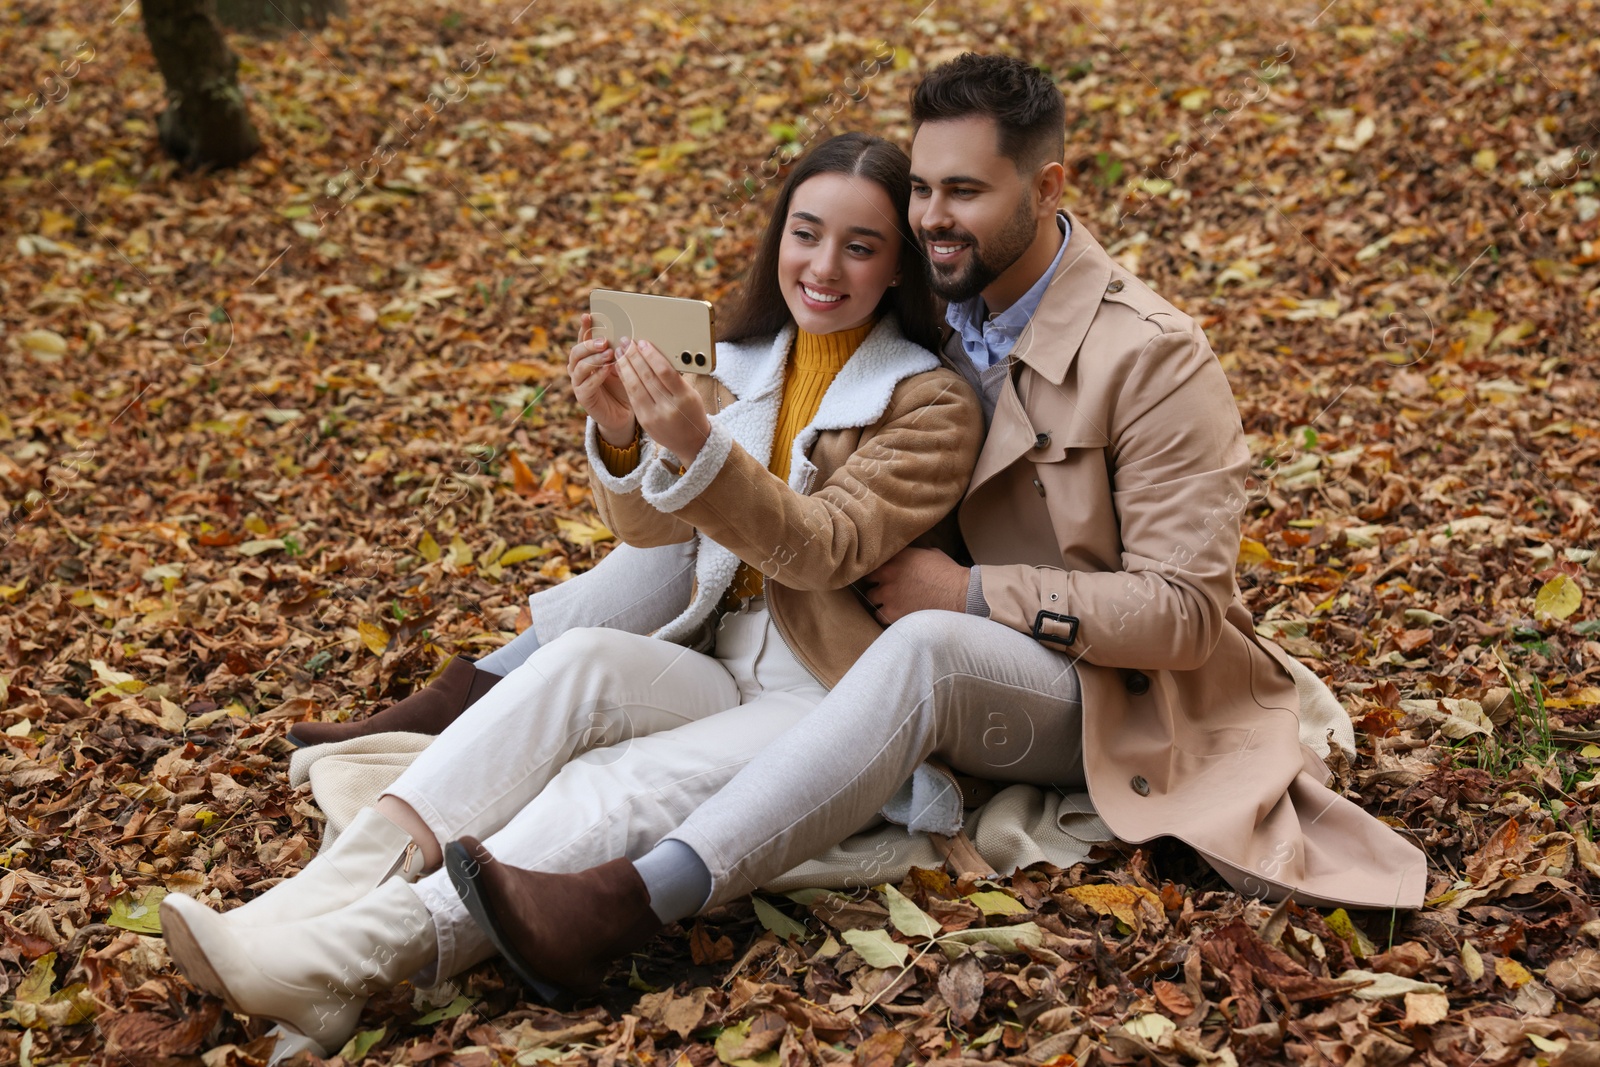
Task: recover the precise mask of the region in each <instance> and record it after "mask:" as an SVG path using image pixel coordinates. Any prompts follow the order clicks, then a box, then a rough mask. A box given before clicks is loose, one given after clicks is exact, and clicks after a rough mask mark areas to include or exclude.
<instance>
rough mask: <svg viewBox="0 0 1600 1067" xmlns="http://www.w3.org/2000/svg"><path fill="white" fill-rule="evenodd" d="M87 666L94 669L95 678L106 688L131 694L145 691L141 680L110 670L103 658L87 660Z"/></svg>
mask: <svg viewBox="0 0 1600 1067" xmlns="http://www.w3.org/2000/svg"><path fill="white" fill-rule="evenodd" d="M89 666H90V667H91V668H92V669H93V670H94V676H95V677H96V678H98V679H99V680H100V681H102V682H104V683H105V684H106V686H107V687H108V688H111V689H114V690H116V691H117V692H119V693H128V694H130V695H132V694H134V693H142V692H144V691H145V688H146V686H145V683H144V682H141V681H140V680H139V679H137V678H135V677H134V676H133V675H131V674H127V673H124V672H123V671H114V670H112V669H111V668H110V667H108V666H106V663H105V661H104V660H98V659H92V660H90V661H89Z"/></svg>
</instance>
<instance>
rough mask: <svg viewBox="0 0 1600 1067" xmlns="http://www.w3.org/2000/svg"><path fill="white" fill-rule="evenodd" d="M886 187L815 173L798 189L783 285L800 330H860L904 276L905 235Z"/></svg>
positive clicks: (782, 257) (782, 262) (784, 246)
mask: <svg viewBox="0 0 1600 1067" xmlns="http://www.w3.org/2000/svg"><path fill="white" fill-rule="evenodd" d="M896 221H897V220H896V219H895V210H894V204H893V203H891V202H890V200H889V194H888V193H887V192H885V191H884V188H883V186H881V185H879V184H878V183H877V182H875V181H872V180H870V179H868V178H858V177H856V176H854V175H849V174H816V175H813V176H812V177H810V178H807V179H806V180H805V181H803V182H801V183H800V184H799V185H798V186H796V187H795V190H794V193H793V195H792V196H791V197H790V200H789V217H788V219H787V220H786V221H785V224H784V231H783V240H782V241H781V242H780V243H779V245H778V284H779V286H780V287H781V288H782V289H783V299H784V302H785V303H787V304H788V305H789V313H790V314H791V315H793V316H794V321H795V322H796V324H798V325H799V327H800V328H801V329H802V330H807V331H809V332H811V333H836V332H838V331H839V330H849V329H853V328H854V327H856V326H860V325H861V324H862V323H864V322H866V321H867V320H868V319H870V318H872V312H873V310H874V309H875V308H876V307H877V306H878V301H879V300H880V299H881V298H882V297H883V292H884V290H885V289H887V288H888V287H889V284H890V283H891V282H893V281H894V280H895V279H896V278H897V277H898V275H899V272H900V231H899V229H898V228H897V227H896V226H895V223H896Z"/></svg>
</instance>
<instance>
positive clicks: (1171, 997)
mask: <svg viewBox="0 0 1600 1067" xmlns="http://www.w3.org/2000/svg"><path fill="white" fill-rule="evenodd" d="M1151 991H1152V992H1154V993H1155V995H1156V1000H1157V1001H1158V1002H1159V1003H1160V1004H1161V1006H1162V1007H1163V1008H1165V1009H1166V1011H1167V1014H1168V1015H1171V1016H1172V1017H1173V1018H1176V1019H1184V1018H1187V1017H1188V1016H1189V1015H1190V1014H1191V1013H1193V1011H1194V1001H1193V1000H1191V999H1189V994H1188V993H1185V992H1184V991H1183V988H1182V987H1181V986H1176V985H1173V984H1172V983H1171V982H1166V981H1161V980H1157V981H1156V982H1155V983H1154V984H1153V985H1152V986H1151Z"/></svg>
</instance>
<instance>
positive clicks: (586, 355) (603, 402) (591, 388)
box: [567, 312, 638, 448]
mask: <svg viewBox="0 0 1600 1067" xmlns="http://www.w3.org/2000/svg"><path fill="white" fill-rule="evenodd" d="M578 321H579V328H578V343H577V344H575V345H573V346H572V351H571V352H570V353H569V354H568V356H567V374H568V375H570V376H571V378H572V392H573V395H575V396H576V397H577V398H578V403H580V404H582V405H583V409H584V410H585V411H587V412H588V413H589V415H590V416H591V417H592V418H593V419H594V421H595V425H596V426H597V427H598V428H599V430H600V436H601V437H603V438H605V440H606V443H607V444H609V445H611V446H613V447H615V448H626V447H627V446H628V445H629V444H631V443H632V442H633V439H634V437H635V435H636V434H637V431H638V423H637V422H636V421H635V419H634V414H633V405H632V403H631V402H630V401H629V399H628V391H627V389H626V388H625V387H624V386H623V383H622V379H621V377H620V376H619V375H618V373H617V355H616V349H614V348H613V347H612V345H611V342H610V341H608V340H607V339H606V338H604V337H595V336H594V317H593V316H591V315H590V314H589V313H588V312H585V313H584V314H583V315H582V317H581V318H580V319H579V320H578Z"/></svg>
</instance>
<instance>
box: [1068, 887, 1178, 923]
mask: <svg viewBox="0 0 1600 1067" xmlns="http://www.w3.org/2000/svg"><path fill="white" fill-rule="evenodd" d="M1067 892H1068V893H1069V894H1071V895H1072V896H1073V897H1075V898H1076V899H1077V900H1078V901H1079V902H1080V903H1082V904H1086V905H1088V906H1089V907H1090V908H1092V909H1094V910H1095V911H1096V912H1098V913H1099V914H1101V915H1111V916H1114V917H1116V918H1117V919H1119V920H1121V921H1122V922H1123V923H1124V924H1126V925H1127V926H1129V927H1131V928H1133V929H1135V930H1137V929H1139V928H1140V927H1142V926H1143V925H1144V923H1143V922H1142V920H1141V919H1140V916H1139V911H1140V910H1141V908H1140V905H1141V903H1144V902H1148V903H1149V905H1150V911H1147V912H1146V915H1147V917H1150V918H1154V917H1155V916H1162V917H1165V912H1163V910H1162V908H1161V898H1160V897H1158V896H1156V895H1155V894H1154V893H1152V892H1150V890H1148V889H1145V888H1144V887H1143V886H1134V885H1075V886H1072V887H1070V888H1069V889H1068V890H1067ZM1151 912H1153V914H1151Z"/></svg>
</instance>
